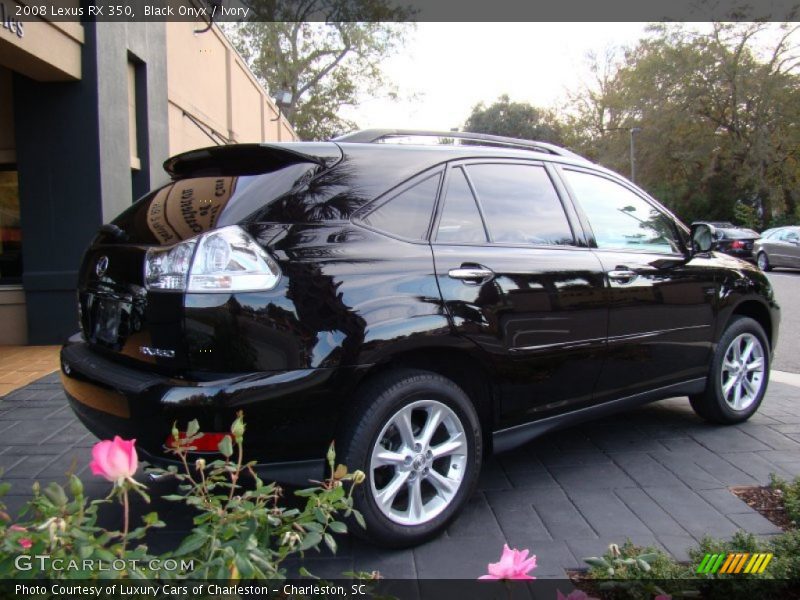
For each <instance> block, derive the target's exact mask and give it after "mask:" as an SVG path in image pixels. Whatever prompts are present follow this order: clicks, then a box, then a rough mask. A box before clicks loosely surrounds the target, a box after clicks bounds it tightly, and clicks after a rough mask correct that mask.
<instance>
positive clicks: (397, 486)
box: [339, 369, 482, 548]
mask: <svg viewBox="0 0 800 600" xmlns="http://www.w3.org/2000/svg"><path fill="white" fill-rule="evenodd" d="M437 423H438V424H437ZM339 456H340V460H341V462H342V463H343V464H345V465H347V467H348V469H349V470H350V471H354V470H356V469H361V470H362V471H364V473H366V476H367V477H366V480H365V481H364V483H363V484H361V485H359V486H358V487H356V489H355V491H354V493H353V499H354V503H355V508H356V509H357V510H359V511H361V513H362V514H363V516H364V520H365V521H366V525H367V527H366V530H364V529H362V528H361V527H359V526H357V525H355V524H354V525H353V526H352V527H351V531H352V532H353V533H354V534H356V535H358V536H359V537H362V538H364V539H367V540H368V541H371V542H373V543H376V544H379V545H382V546H387V547H394V548H402V547H407V546H413V545H417V544H419V543H421V542H423V541H425V540H427V539H429V538H431V537H433V536H435V535H436V534H438V533H439V532H441V531H442V530H443V529H444V528H445V527H446V526H447V524H448V523H449V522H450V521H452V520H453V518H454V517H455V516H456V515H457V514H458V512H459V511H460V510H461V509H462V508H463V506H464V504H465V503H466V501H467V500H468V499H469V497H470V496H471V495H472V492H473V490H474V488H475V484H476V483H477V480H478V474H479V473H480V468H481V456H482V448H481V427H480V423H479V421H478V416H477V414H476V412H475V407H474V406H473V404H472V402H471V401H470V399H469V397H468V396H467V395H466V394H465V393H464V392H463V391H462V390H461V388H459V387H458V386H457V385H456V384H455V383H453V382H452V381H450V380H449V379H447V378H445V377H442V376H441V375H438V374H436V373H431V372H428V371H422V370H417V369H397V370H393V371H389V372H387V373H383V374H381V375H378V376H377V377H375V378H374V379H372V380H370V381H368V382H367V383H366V384H364V385H363V386H362V387H361V388H360V389H359V390H358V392H357V398H356V401H355V404H354V405H353V409H352V411H351V413H350V417H349V419H348V420H347V422H346V424H345V427H344V434H343V439H342V441H341V445H340V454H339Z"/></svg>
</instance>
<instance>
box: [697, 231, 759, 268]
mask: <svg viewBox="0 0 800 600" xmlns="http://www.w3.org/2000/svg"><path fill="white" fill-rule="evenodd" d="M699 222H700V223H705V224H707V225H710V226H711V227H713V230H714V246H713V249H714V250H716V251H717V252H724V253H725V254H730V255H731V256H735V257H736V258H741V259H743V260H748V261H751V262H752V261H753V260H754V256H755V255H754V254H753V244H754V243H755V241H756V240H757V239H758V238H759V237H760V236H759V234H758V232H756V231H753V230H752V229H747V228H746V227H738V226H737V225H734V224H733V223H729V222H728V221H699Z"/></svg>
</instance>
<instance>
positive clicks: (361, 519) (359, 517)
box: [353, 510, 367, 529]
mask: <svg viewBox="0 0 800 600" xmlns="http://www.w3.org/2000/svg"><path fill="white" fill-rule="evenodd" d="M353 517H355V519H356V523H358V524H359V525H360V526H361V529H366V528H367V522H366V521H365V520H364V515H362V514H361V512H359V511H357V510H353Z"/></svg>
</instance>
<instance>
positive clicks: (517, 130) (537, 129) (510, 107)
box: [464, 94, 562, 144]
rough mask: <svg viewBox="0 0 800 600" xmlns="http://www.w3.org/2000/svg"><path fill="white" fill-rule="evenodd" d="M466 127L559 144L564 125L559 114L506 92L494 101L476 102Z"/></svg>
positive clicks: (467, 128) (465, 129)
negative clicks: (520, 100)
mask: <svg viewBox="0 0 800 600" xmlns="http://www.w3.org/2000/svg"><path fill="white" fill-rule="evenodd" d="M464 131H469V132H472V133H488V134H492V135H503V136H507V137H515V138H521V139H526V140H537V141H540V142H550V143H553V144H560V143H561V139H562V133H561V125H560V122H559V120H558V118H557V117H556V115H555V114H554V113H553V112H552V111H550V110H546V109H541V108H536V107H535V106H531V105H530V104H527V103H525V102H512V101H511V99H510V98H509V97H508V95H506V94H503V95H502V96H500V98H498V99H497V101H496V102H494V103H493V104H491V105H489V106H486V105H485V104H484V103H483V102H481V103H479V104H476V105H475V106H474V107H473V109H472V114H471V115H470V116H469V118H468V119H467V121H466V123H464Z"/></svg>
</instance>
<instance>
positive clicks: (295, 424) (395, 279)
mask: <svg viewBox="0 0 800 600" xmlns="http://www.w3.org/2000/svg"><path fill="white" fill-rule="evenodd" d="M425 135H431V134H429V133H425ZM442 135H443V136H445V137H463V138H465V139H460V140H459V141H460V142H461V143H460V144H450V145H444V144H438V145H437V144H428V145H426V144H425V143H424V142H425V141H426V140H425V139H422V138H423V135H422V134H421V132H416V134H415V132H407V131H398V130H373V131H366V132H358V133H355V134H350V135H348V136H345V137H342V138H338V139H336V140H333V141H331V142H322V143H284V144H280V143H278V144H264V145H234V146H228V147H217V148H209V149H203V150H196V151H191V152H187V153H185V154H181V155H179V156H176V157H174V158H172V159H170V160H168V161H167V162H166V163H165V167H166V170H167V171H168V172H169V174H170V175H171V176H172V181H171V183H169V184H167V185H165V186H164V187H161V188H159V189H157V190H155V191H153V192H152V193H150V194H148V195H146V196H145V197H143V198H142V199H140V200H139V201H137V202H136V203H135V204H133V205H132V206H131V207H130V208H129V209H128V210H126V211H125V212H124V213H122V214H121V215H120V216H119V217H117V218H116V219H115V220H114V221H113V223H111V224H108V225H105V226H103V228H102V229H101V231H100V233H99V234H98V235H97V237H96V239H95V240H94V241H93V242H92V244H91V246H90V248H89V249H88V250H87V252H86V255H85V258H84V260H83V264H82V267H81V269H80V276H79V277H80V279H79V302H80V319H81V330H82V332H81V333H80V334H78V335H76V336H74V337H73V338H71V339H70V340H69V342H68V343H67V344H66V345H65V346H64V348H63V350H62V353H61V360H62V375H63V381H64V387H65V389H66V392H67V394H68V396H69V398H70V401H71V405H72V407H73V409H74V410H75V412H76V413H77V414H78V416H79V417H80V419H81V420H82V421H83V422H84V423H85V424H86V426H87V427H88V428H89V429H90V430H91V431H93V432H94V433H95V434H97V435H98V436H100V437H109V436H112V435H115V434H118V435H121V436H125V437H128V438H136V440H137V446H138V448H139V451H140V453H141V454H142V455H144V456H145V457H146V458H147V459H148V460H150V461H152V462H156V463H158V462H159V461H161V462H164V461H165V460H168V459H169V455H168V453H167V451H166V447H167V443H168V438H170V431H171V428H172V424H173V422H177V423H178V425H179V426H180V427H182V428H185V426H186V423H187V422H188V421H190V420H191V419H195V418H196V419H198V420H199V422H200V425H201V428H202V431H206V432H225V431H228V429H229V427H230V424H231V422H232V420H233V419H234V415H235V414H236V412H237V411H239V410H243V411H244V414H245V419H246V420H247V423H248V435H247V438H246V452H247V458H248V459H254V460H257V461H258V462H259V463H260V464H261V465H262V467H261V469H262V471H263V472H264V474H265V476H271V477H274V478H276V479H278V480H279V481H286V482H304V481H305V480H306V479H307V478H308V477H312V478H320V477H321V476H322V475H323V458H324V455H325V451H326V449H327V447H328V445H329V444H330V442H331V440H334V439H335V440H336V448H337V460H338V461H339V462H342V463H344V464H346V465H347V466H348V467H349V468H350V470H351V471H352V470H355V469H361V470H363V471H364V472H365V473H366V474H367V479H366V481H365V483H364V484H363V485H361V486H359V487H358V488H357V492H356V503H357V508H359V509H360V510H361V511H362V512H363V513H364V516H365V518H366V521H367V530H366V535H367V536H369V537H370V538H371V539H372V540H374V541H376V542H379V543H382V544H386V545H394V546H402V545H410V544H415V543H418V542H420V541H422V540H424V539H426V538H428V537H430V536H432V535H433V534H435V533H436V532H438V531H440V530H442V529H443V528H444V527H445V525H446V524H447V523H448V522H449V521H450V520H451V519H453V517H454V516H455V515H456V513H457V512H458V510H459V509H460V508H461V507H462V506H463V505H464V503H465V501H466V500H467V498H468V497H469V496H470V493H471V491H472V490H473V488H474V486H475V482H476V479H477V478H478V472H479V469H480V467H481V459H482V457H483V456H484V454H485V453H486V452H488V451H491V450H494V451H495V452H498V451H506V450H509V449H511V448H514V447H515V446H518V445H520V444H523V443H525V442H527V441H529V440H531V439H532V438H534V437H535V436H537V435H540V434H542V433H543V432H545V431H548V430H551V429H553V428H556V427H563V426H565V425H570V424H574V423H576V422H578V421H583V420H585V419H590V418H593V417H596V416H599V415H605V414H607V413H609V412H612V411H617V410H621V409H626V408H630V407H632V406H636V405H639V404H642V403H645V402H649V401H653V400H658V399H662V398H666V397H671V396H688V397H689V401H690V402H691V405H692V407H693V408H694V409H695V411H696V412H697V413H698V414H699V415H700V416H702V417H704V418H705V419H707V420H709V421H713V422H716V423H739V422H741V421H744V420H746V419H747V418H748V417H750V416H751V415H752V414H753V413H754V412H755V411H756V410H757V409H758V407H759V404H760V403H761V401H762V399H763V397H764V392H765V391H766V388H767V381H768V378H769V368H770V358H771V353H772V349H773V348H774V346H775V341H776V337H777V332H778V321H779V310H778V306H777V305H776V303H775V300H774V299H773V294H772V290H771V288H770V285H769V283H768V281H767V279H766V278H765V277H764V275H763V274H762V273H760V272H759V271H758V270H756V269H755V268H754V267H752V266H751V265H749V264H747V263H745V262H743V261H739V260H738V259H735V258H732V257H729V256H726V255H723V254H716V253H713V252H710V251H709V249H710V247H711V244H712V243H713V239H712V236H711V232H710V231H709V228H708V226H706V225H702V224H700V225H698V226H697V227H695V228H693V229H692V230H691V231H690V230H689V229H687V228H686V227H685V226H684V225H682V224H681V223H680V222H679V221H678V220H677V219H676V218H675V217H674V216H673V215H672V214H671V213H670V212H669V211H668V210H666V209H665V208H664V207H663V206H661V205H660V204H659V203H658V202H656V201H655V200H653V199H652V198H651V197H650V196H648V195H647V194H646V193H645V192H643V191H642V190H640V189H639V188H637V187H636V186H634V185H633V184H631V183H630V182H629V181H626V180H625V179H623V178H621V177H620V176H618V175H616V174H614V173H612V172H610V171H608V170H606V169H604V168H602V167H600V166H598V165H596V164H593V163H591V162H589V161H587V160H585V159H583V158H581V157H579V156H577V155H575V154H572V153H571V152H569V151H566V150H563V149H561V148H558V147H555V146H551V145H548V144H541V143H536V142H526V141H520V140H509V139H508V138H494V137H488V136H480V135H474V134H453V133H446V134H442ZM397 138H400V139H397ZM427 141H430V140H427ZM380 142H404V143H380ZM409 142H410V143H409Z"/></svg>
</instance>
